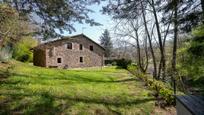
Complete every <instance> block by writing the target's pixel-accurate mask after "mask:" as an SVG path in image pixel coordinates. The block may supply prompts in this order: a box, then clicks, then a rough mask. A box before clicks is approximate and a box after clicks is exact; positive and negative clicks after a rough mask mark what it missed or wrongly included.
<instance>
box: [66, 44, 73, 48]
mask: <svg viewBox="0 0 204 115" xmlns="http://www.w3.org/2000/svg"><path fill="white" fill-rule="evenodd" d="M66 49H69V50H72V49H73V44H72V42H67V43H66Z"/></svg>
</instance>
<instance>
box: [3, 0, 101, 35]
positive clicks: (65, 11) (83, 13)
mask: <svg viewBox="0 0 204 115" xmlns="http://www.w3.org/2000/svg"><path fill="white" fill-rule="evenodd" d="M1 2H2V3H7V4H10V6H13V8H15V9H16V11H17V12H18V13H19V14H20V16H23V17H26V18H27V19H28V20H29V21H30V22H32V23H34V24H36V25H38V27H39V30H38V31H37V34H39V35H43V36H44V37H43V38H44V39H47V38H53V37H56V36H59V35H60V34H58V33H56V31H55V30H56V29H58V30H59V31H60V32H61V33H63V32H64V31H68V32H70V33H71V32H73V31H75V29H74V27H73V23H74V22H78V23H87V24H90V25H91V26H93V25H99V23H96V22H95V21H94V20H93V19H91V18H89V16H88V13H89V12H93V11H92V10H91V9H88V8H87V5H90V4H93V3H100V0H0V3H1Z"/></svg>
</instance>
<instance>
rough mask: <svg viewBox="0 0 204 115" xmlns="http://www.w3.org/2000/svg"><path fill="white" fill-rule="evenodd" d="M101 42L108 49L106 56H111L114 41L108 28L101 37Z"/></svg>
mask: <svg viewBox="0 0 204 115" xmlns="http://www.w3.org/2000/svg"><path fill="white" fill-rule="evenodd" d="M100 44H101V46H103V47H104V48H105V50H106V52H105V57H110V55H111V51H112V48H113V44H112V41H111V37H110V33H109V31H108V30H107V29H106V30H105V31H104V33H103V34H102V36H101V37H100Z"/></svg>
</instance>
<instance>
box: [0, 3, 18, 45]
mask: <svg viewBox="0 0 204 115" xmlns="http://www.w3.org/2000/svg"><path fill="white" fill-rule="evenodd" d="M18 19H19V16H18V13H17V12H16V11H15V10H14V9H13V8H11V7H9V6H8V5H6V4H0V48H2V47H4V46H5V45H6V44H7V43H8V42H12V41H16V40H17V36H18V31H19V28H18V27H19V21H18Z"/></svg>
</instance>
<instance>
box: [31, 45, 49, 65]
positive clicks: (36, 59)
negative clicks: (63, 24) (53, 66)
mask: <svg viewBox="0 0 204 115" xmlns="http://www.w3.org/2000/svg"><path fill="white" fill-rule="evenodd" d="M33 54H34V55H33V64H34V65H35V66H41V67H46V57H45V55H46V54H45V50H43V49H34V50H33Z"/></svg>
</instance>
